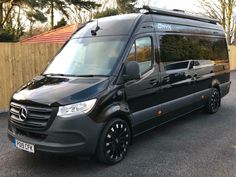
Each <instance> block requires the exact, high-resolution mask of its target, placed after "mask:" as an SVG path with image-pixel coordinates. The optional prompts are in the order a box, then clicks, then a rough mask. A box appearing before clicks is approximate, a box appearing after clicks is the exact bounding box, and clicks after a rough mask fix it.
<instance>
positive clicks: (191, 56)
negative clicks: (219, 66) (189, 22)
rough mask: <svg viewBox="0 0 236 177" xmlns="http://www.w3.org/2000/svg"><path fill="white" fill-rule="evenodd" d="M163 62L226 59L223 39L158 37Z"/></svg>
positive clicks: (177, 36)
mask: <svg viewBox="0 0 236 177" xmlns="http://www.w3.org/2000/svg"><path fill="white" fill-rule="evenodd" d="M160 47H161V59H162V61H163V62H174V61H183V60H211V61H217V62H219V61H222V60H228V52H227V47H226V42H225V40H224V39H216V38H203V37H189V36H179V35H166V36H161V38H160Z"/></svg>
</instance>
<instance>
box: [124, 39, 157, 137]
mask: <svg viewBox="0 0 236 177" xmlns="http://www.w3.org/2000/svg"><path fill="white" fill-rule="evenodd" d="M154 41H155V40H154V39H153V36H151V35H150V36H144V37H139V38H136V40H135V41H134V43H133V46H132V49H131V50H130V53H129V55H128V58H127V60H128V61H137V62H138V63H139V66H140V71H141V79H140V80H138V81H130V82H128V83H126V84H125V93H126V97H127V102H128V105H129V108H130V110H131V111H132V113H133V123H134V126H135V131H136V132H135V134H136V133H139V132H142V131H145V130H147V129H149V128H152V127H154V126H156V124H157V118H156V117H157V116H158V112H159V111H160V105H159V96H158V95H159V94H160V93H159V69H158V68H159V67H158V65H157V64H156V62H155V57H154V56H155V52H154V48H155V46H154ZM128 61H127V62H128Z"/></svg>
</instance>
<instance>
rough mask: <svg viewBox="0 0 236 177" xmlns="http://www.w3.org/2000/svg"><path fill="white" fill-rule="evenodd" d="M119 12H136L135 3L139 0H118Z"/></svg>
mask: <svg viewBox="0 0 236 177" xmlns="http://www.w3.org/2000/svg"><path fill="white" fill-rule="evenodd" d="M116 2H117V6H118V10H119V12H120V13H122V14H125V13H133V12H135V7H134V6H135V3H136V2H137V0H116Z"/></svg>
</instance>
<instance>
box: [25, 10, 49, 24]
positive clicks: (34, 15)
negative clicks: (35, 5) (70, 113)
mask: <svg viewBox="0 0 236 177" xmlns="http://www.w3.org/2000/svg"><path fill="white" fill-rule="evenodd" d="M26 14H27V17H28V19H29V20H30V21H40V22H42V23H44V22H46V21H47V17H46V16H45V15H44V14H43V13H42V12H41V11H39V10H34V11H29V12H26Z"/></svg>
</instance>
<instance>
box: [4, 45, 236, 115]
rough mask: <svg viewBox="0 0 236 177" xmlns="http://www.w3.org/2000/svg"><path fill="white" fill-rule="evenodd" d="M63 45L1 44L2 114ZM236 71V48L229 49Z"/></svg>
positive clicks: (232, 65)
mask: <svg viewBox="0 0 236 177" xmlns="http://www.w3.org/2000/svg"><path fill="white" fill-rule="evenodd" d="M61 46H62V44H45V43H44V44H20V43H16V44H11V43H0V112H2V111H6V110H7V109H8V105H9V100H10V97H11V95H12V93H13V92H14V91H16V90H17V89H18V88H19V87H20V86H22V85H23V84H25V83H26V82H27V81H30V80H31V79H32V78H33V77H34V76H36V75H38V74H40V73H41V72H42V71H43V69H44V68H45V67H46V65H47V63H48V61H49V60H50V59H51V58H52V57H53V56H54V55H55V54H56V52H57V51H58V50H59V48H60V47H61ZM229 50H230V64H231V69H232V70H236V47H229Z"/></svg>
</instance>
